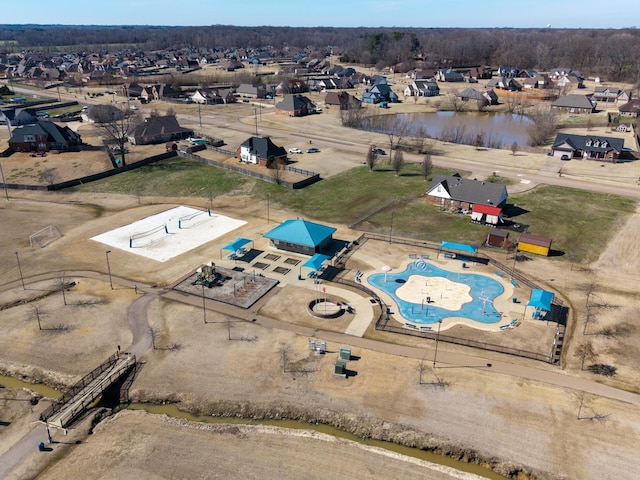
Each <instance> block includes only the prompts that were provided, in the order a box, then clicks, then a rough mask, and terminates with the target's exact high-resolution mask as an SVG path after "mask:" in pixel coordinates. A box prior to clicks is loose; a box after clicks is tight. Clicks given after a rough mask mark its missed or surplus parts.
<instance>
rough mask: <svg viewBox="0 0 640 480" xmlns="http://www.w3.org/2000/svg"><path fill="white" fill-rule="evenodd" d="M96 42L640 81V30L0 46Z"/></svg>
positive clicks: (137, 30) (253, 31) (113, 41)
mask: <svg viewBox="0 0 640 480" xmlns="http://www.w3.org/2000/svg"><path fill="white" fill-rule="evenodd" d="M96 46H103V48H105V49H107V48H108V49H110V50H113V49H114V48H120V49H122V48H132V49H142V50H159V49H174V48H192V49H195V50H197V49H213V50H218V51H225V50H232V49H234V48H251V49H273V50H276V51H279V52H281V54H283V55H285V54H287V53H294V54H295V53H297V52H299V51H304V52H307V53H313V54H316V55H325V54H331V53H334V54H337V55H340V58H341V59H342V61H343V62H347V61H348V62H355V63H361V64H365V65H370V66H377V67H379V68H382V67H390V66H397V65H401V66H402V67H403V68H404V69H408V68H412V67H414V66H423V65H427V66H433V67H438V68H441V67H447V66H449V67H464V66H476V65H491V66H498V65H504V66H510V67H518V68H521V69H537V70H541V71H548V70H550V69H552V68H556V67H566V68H571V69H573V70H578V71H580V72H581V73H582V74H584V75H588V76H601V77H603V79H606V80H611V81H629V82H634V83H638V81H639V79H640V30H637V29H636V28H624V29H551V28H544V29H531V28H530V29H511V28H504V29H498V28H494V29H463V28H404V29H398V28H338V27H316V28H306V27H269V26H262V27H237V26H231V25H211V26H202V27H170V26H164V27H163V26H65V25H51V26H49V25H3V26H1V27H0V52H12V51H16V50H17V51H21V50H28V49H41V50H45V51H57V50H64V51H83V50H87V49H93V50H95V49H96ZM89 47H91V48H89Z"/></svg>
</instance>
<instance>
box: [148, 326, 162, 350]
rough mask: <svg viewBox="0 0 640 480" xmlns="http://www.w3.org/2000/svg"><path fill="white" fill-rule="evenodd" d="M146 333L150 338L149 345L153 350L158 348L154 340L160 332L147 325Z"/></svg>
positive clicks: (158, 336)
mask: <svg viewBox="0 0 640 480" xmlns="http://www.w3.org/2000/svg"><path fill="white" fill-rule="evenodd" d="M147 333H148V334H149V337H150V338H151V346H152V347H153V349H154V350H157V349H158V348H157V345H156V340H157V339H158V338H160V332H159V331H158V329H157V328H154V327H152V326H151V325H149V328H148V329H147Z"/></svg>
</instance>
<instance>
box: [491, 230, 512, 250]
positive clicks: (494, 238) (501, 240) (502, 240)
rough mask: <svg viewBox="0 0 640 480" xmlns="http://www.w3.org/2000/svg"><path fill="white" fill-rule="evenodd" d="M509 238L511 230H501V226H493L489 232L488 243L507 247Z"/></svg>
mask: <svg viewBox="0 0 640 480" xmlns="http://www.w3.org/2000/svg"><path fill="white" fill-rule="evenodd" d="M508 240H509V232H507V231H506V230H500V229H499V228H492V229H491V230H489V233H488V234H487V242H486V243H487V245H489V246H491V247H498V248H505V247H506V246H507V241H508Z"/></svg>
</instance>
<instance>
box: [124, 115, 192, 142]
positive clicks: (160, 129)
mask: <svg viewBox="0 0 640 480" xmlns="http://www.w3.org/2000/svg"><path fill="white" fill-rule="evenodd" d="M192 135H193V130H191V129H188V128H183V127H181V126H180V125H179V124H178V120H177V119H176V117H175V115H166V116H161V117H148V118H145V120H144V122H142V123H141V124H139V125H137V126H136V127H135V128H134V129H133V130H132V131H131V132H130V133H129V135H128V139H129V143H131V144H132V145H148V144H151V143H166V142H170V141H174V140H182V139H184V138H187V137H190V136H192Z"/></svg>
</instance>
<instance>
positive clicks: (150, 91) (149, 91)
mask: <svg viewBox="0 0 640 480" xmlns="http://www.w3.org/2000/svg"><path fill="white" fill-rule="evenodd" d="M182 95H183V93H182V92H181V91H179V90H176V89H174V88H173V87H172V86H171V85H167V84H165V83H158V84H154V85H145V86H143V87H142V90H141V91H140V100H142V101H145V102H150V101H152V100H160V99H162V98H177V97H180V96H182Z"/></svg>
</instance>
